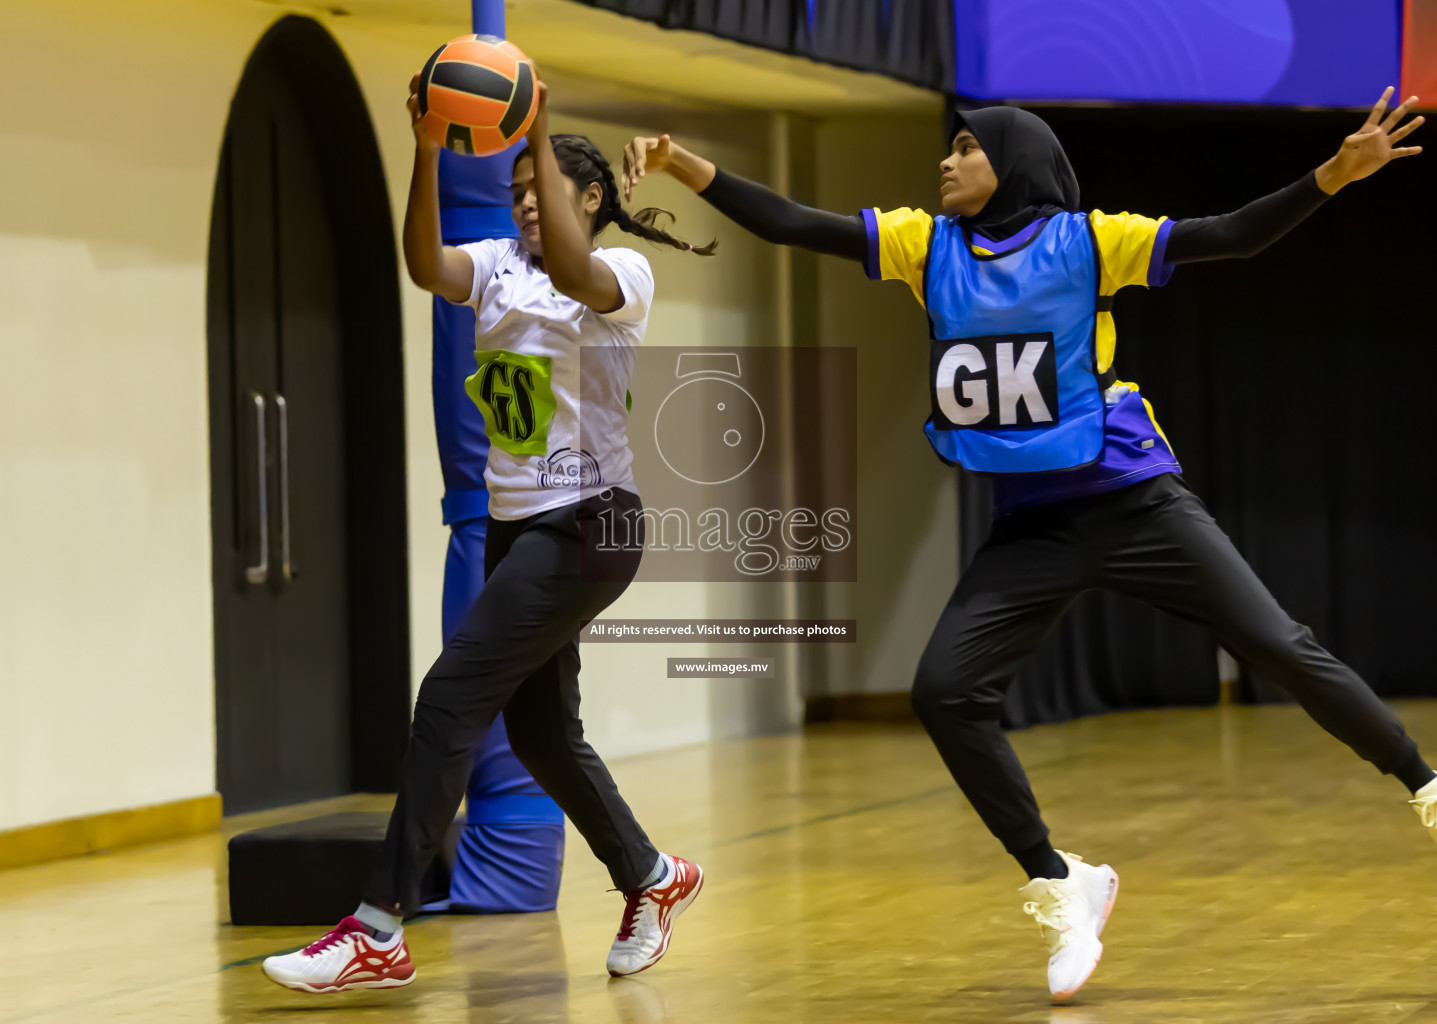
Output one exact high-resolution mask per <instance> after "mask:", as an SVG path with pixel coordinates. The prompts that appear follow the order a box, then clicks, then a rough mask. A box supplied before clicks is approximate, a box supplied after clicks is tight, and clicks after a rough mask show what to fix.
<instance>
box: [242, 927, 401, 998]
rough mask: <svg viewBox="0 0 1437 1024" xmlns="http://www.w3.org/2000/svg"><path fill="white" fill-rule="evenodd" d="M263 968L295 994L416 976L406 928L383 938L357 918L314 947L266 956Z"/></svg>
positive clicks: (391, 984) (383, 984)
mask: <svg viewBox="0 0 1437 1024" xmlns="http://www.w3.org/2000/svg"><path fill="white" fill-rule="evenodd" d="M263 967H264V973H265V975H266V976H267V977H268V978H269V980H270V981H272V982H274V983H275V984H277V985H283V986H284V987H285V988H292V989H294V990H295V991H296V992H315V993H319V992H346V991H348V990H350V989H356V988H399V987H400V986H402V985H408V984H409V983H410V982H412V981H413V980H414V977H415V970H414V963H413V961H411V960H410V959H409V948H408V947H407V946H406V945H405V944H404V930H403V929H400V930H399V931H397V932H395V933H394V934H393V935H392V936H390V937H389V939H388V941H385V942H380V941H378V940H377V939H375V938H373V937H372V936H371V935H370V934H369V932H368V930H366V929H365V927H364V925H363V924H361V923H360V922H359V921H358V920H357V919H355V918H353V917H346V918H345V919H344V920H343V921H340V922H339V924H337V925H335V926H334V929H333V930H332V931H331V932H330V933H329V934H328V935H326V936H325V937H324V938H322V939H320V940H319V941H318V942H316V943H314V945H312V946H306V947H304V949H301V950H297V951H295V952H293V953H286V954H284V955H283V956H272V957H268V958H266V959H265V962H264V964H263Z"/></svg>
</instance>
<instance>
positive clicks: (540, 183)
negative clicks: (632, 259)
mask: <svg viewBox="0 0 1437 1024" xmlns="http://www.w3.org/2000/svg"><path fill="white" fill-rule="evenodd" d="M528 138H529V152H530V153H532V154H533V157H534V192H535V195H536V196H537V197H538V200H539V237H540V238H542V239H543V240H544V272H545V273H546V274H548V275H549V282H550V283H551V284H552V285H553V286H554V287H555V288H556V289H558V290H559V291H561V292H563V293H564V294H565V295H567V296H568V297H569V298H571V299H573V300H575V301H576V302H582V303H583V304H584V305H586V306H588V307H589V308H590V309H593V310H596V311H597V312H600V313H612V312H613V311H614V310H616V309H618V308H619V307H621V306H622V305H623V304H624V290H623V289H622V288H621V287H619V279H618V278H617V277H615V276H614V272H613V271H612V270H610V269H609V265H608V264H607V263H605V262H604V261H603V260H601V259H599V258H598V257H597V256H595V255H594V242H593V239H592V238H590V237H589V232H588V230H587V228H586V226H585V224H584V222H583V221H581V220H580V219H579V215H578V214H577V213H576V212H575V210H574V204H573V202H571V201H570V199H569V195H568V193H567V192H566V191H565V190H564V172H563V171H562V170H560V169H559V160H558V158H557V157H556V156H555V155H554V144H553V142H552V140H551V139H550V138H549V87H548V86H547V85H545V84H544V83H543V82H540V83H539V112H538V113H537V114H536V115H534V123H533V124H531V125H530V126H529V136H528Z"/></svg>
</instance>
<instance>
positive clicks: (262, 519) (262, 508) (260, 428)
mask: <svg viewBox="0 0 1437 1024" xmlns="http://www.w3.org/2000/svg"><path fill="white" fill-rule="evenodd" d="M249 394H250V398H251V399H252V400H253V401H254V437H255V455H256V458H255V462H256V467H255V469H256V472H255V478H256V485H257V489H258V492H259V564H258V565H247V566H245V570H244V578H245V580H246V581H247V582H249V583H263V582H265V581H266V580H268V579H269V481H268V474H267V473H266V472H265V461H266V460H265V445H264V434H265V430H264V395H261V394H260V393H259V392H257V391H251V392H250V393H249Z"/></svg>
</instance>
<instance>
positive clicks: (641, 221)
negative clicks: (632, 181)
mask: <svg viewBox="0 0 1437 1024" xmlns="http://www.w3.org/2000/svg"><path fill="white" fill-rule="evenodd" d="M549 141H550V142H551V143H552V144H553V146H554V156H555V158H557V160H558V161H559V170H561V171H563V172H564V174H565V175H566V176H567V177H568V178H569V179H571V180H572V181H573V182H574V185H575V186H576V187H577V188H578V189H579V191H580V192H582V191H583V190H584V189H586V188H588V187H589V186H590V185H592V184H594V183H596V182H597V183H598V185H599V188H600V189H602V190H603V197H602V198H601V199H600V200H599V209H598V210H597V211H596V212H595V213H594V226H593V234H594V235H596V236H597V235H598V233H599V232H600V231H603V230H604V228H606V227H608V226H609V225H610V224H613V225H614V226H615V227H617V228H618V229H619V230H620V231H625V232H628V233H629V234H631V235H637V236H638V237H640V238H644V239H647V240H648V241H650V242H654V243H656V244H658V245H671V246H673V247H674V248H675V249H681V250H683V251H684V252H692V253H697V254H698V255H700V256H712V255H713V254H714V250H715V249H717V248H718V240H717V239H715V240H714V241H712V242H709V244H708V245H690V244H689V243H688V242H685V241H684V240H683V239H681V238H675V237H674V236H673V235H671V234H669V233H668V232H667V231H665V230H664V229H663V228H661V227H659V226H658V219H659V218H660V217H667V218H669V220H674V219H675V218H674V215H673V214H672V213H670V212H669V211H668V210H660V209H658V208H657V207H653V206H649V207H646V208H644V209H642V210H639V211H637V212H635V213H629V211H628V210H625V209H624V206H623V203H622V202H620V199H619V186H618V184H617V183H616V182H615V181H614V171H613V169H612V168H611V167H610V166H609V161H608V160H607V159H605V157H604V154H603V153H601V152H599V147H598V146H596V145H594V143H593V142H592V141H591V140H590V139H589V138H588V136H586V135H570V134H559V135H550V136H549ZM530 155H531V154H530V153H529V150H528V148H527V147H526V148H525V149H522V150H520V151H519V154H518V156H516V157H515V158H514V163H515V165H517V164H518V163H519V161H520V160H523V159H524V158H525V157H528V156H530Z"/></svg>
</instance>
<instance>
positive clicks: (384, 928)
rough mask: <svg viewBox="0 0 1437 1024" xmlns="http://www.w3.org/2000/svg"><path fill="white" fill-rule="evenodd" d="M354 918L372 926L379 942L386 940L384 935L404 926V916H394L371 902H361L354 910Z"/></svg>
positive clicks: (367, 925)
mask: <svg viewBox="0 0 1437 1024" xmlns="http://www.w3.org/2000/svg"><path fill="white" fill-rule="evenodd" d="M354 917H355V919H356V920H357V921H358V922H359V923H360V924H362V925H364V926H366V927H368V928H373V929H374V930H375V932H377V933H378V934H376V935H375V936H374V937H375V938H376V939H378V940H379V941H380V942H384V941H386V937H387V936H390V935H393V934H394V933H395V932H397V931H399V930H400V929H401V928H403V927H404V918H402V917H395V916H394V915H393V914H391V913H390V912H389V911H387V910H384V909H383V908H381V907H376V906H375V905H374V904H372V903H361V904H360V905H359V909H358V910H356V911H355V912H354Z"/></svg>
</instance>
